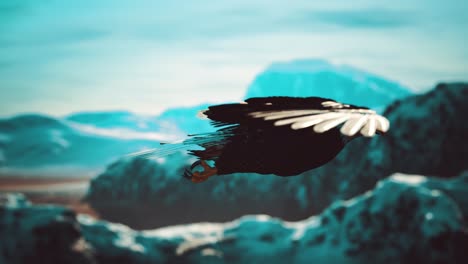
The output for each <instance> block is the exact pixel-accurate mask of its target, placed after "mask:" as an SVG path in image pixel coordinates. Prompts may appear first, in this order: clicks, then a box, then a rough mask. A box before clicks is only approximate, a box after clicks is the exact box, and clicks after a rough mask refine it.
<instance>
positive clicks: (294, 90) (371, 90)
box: [245, 59, 411, 109]
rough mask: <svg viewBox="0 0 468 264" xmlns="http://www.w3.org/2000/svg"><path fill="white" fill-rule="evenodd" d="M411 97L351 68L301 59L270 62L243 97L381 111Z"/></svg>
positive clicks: (396, 86)
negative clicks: (313, 99)
mask: <svg viewBox="0 0 468 264" xmlns="http://www.w3.org/2000/svg"><path fill="white" fill-rule="evenodd" d="M410 94H411V92H410V90H409V89H408V88H406V87H404V86H402V85H399V84H397V83H395V82H392V81H388V80H385V79H384V78H382V77H379V76H376V75H374V74H370V73H367V72H364V71H361V70H358V69H355V68H352V67H350V66H346V65H335V64H331V63H329V62H327V61H324V60H317V59H315V60H314V59H309V60H307V59H304V60H294V61H289V62H279V63H273V64H272V65H271V66H270V67H268V68H267V69H266V70H265V71H264V72H262V73H261V74H259V75H257V77H256V78H255V80H254V81H253V83H252V84H251V85H250V86H249V88H248V90H247V94H246V95H245V97H246V98H250V97H264V96H304V97H305V96H319V97H325V98H331V99H334V100H337V101H339V102H343V103H348V104H356V105H361V106H367V107H371V108H377V109H382V108H383V107H385V106H387V105H388V104H390V103H391V102H393V101H394V100H396V99H399V98H403V97H406V96H408V95H410Z"/></svg>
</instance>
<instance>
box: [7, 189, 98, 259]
mask: <svg viewBox="0 0 468 264" xmlns="http://www.w3.org/2000/svg"><path fill="white" fill-rule="evenodd" d="M0 263H8V264H15V263H57V264H58V263H77V264H78V263H95V262H94V261H93V258H92V256H91V251H90V247H89V245H88V243H87V242H86V241H85V240H84V239H83V237H82V235H81V230H80V225H79V223H78V222H77V221H76V218H75V213H74V212H72V211H71V210H68V209H65V208H61V207H57V206H32V205H31V204H29V202H28V201H27V200H26V199H25V198H24V197H23V196H22V195H19V194H17V195H14V194H8V195H5V194H3V195H0Z"/></svg>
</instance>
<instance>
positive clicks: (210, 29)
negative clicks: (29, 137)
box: [0, 0, 468, 116]
mask: <svg viewBox="0 0 468 264" xmlns="http://www.w3.org/2000/svg"><path fill="white" fill-rule="evenodd" d="M466 11H468V1H466V0H447V1H434V0H413V1H409V0H407V1H403V0H393V1H372V0H355V1H336V0H328V1H311V0H296V1H294V0H290V1H274V0H268V1H266V0H265V1H263V0H262V1H253V0H237V1H227V0H225V1H208V0H197V1H188V0H185V1H183V0H172V1H149V0H148V1H146V0H139V1H137V0H135V1H129V0H128V1H123V0H101V1H95V0H80V1H63V0H44V1H35V0H21V1H20V0H1V1H0V116H10V115H16V114H21V113H44V114H49V115H53V116H63V115H67V114H69V113H73V112H80V111H107V110H129V111H132V112H136V113H144V114H157V113H159V112H161V111H163V110H164V109H166V108H168V107H174V106H191V105H196V104H199V103H203V102H226V101H236V100H239V99H241V98H242V97H243V96H244V94H245V92H246V89H247V87H248V86H249V84H250V83H251V82H252V81H253V79H254V78H255V76H256V75H257V74H259V73H260V72H261V71H262V70H264V69H265V68H266V67H267V66H268V65H269V64H271V63H272V62H278V61H288V60H293V59H304V58H320V59H325V60H329V61H331V62H333V63H338V64H347V65H351V66H355V67H358V68H360V69H364V70H366V71H368V72H372V73H376V74H378V75H381V76H384V77H385V78H387V79H389V80H393V81H396V82H399V83H401V84H403V85H406V86H408V87H410V88H411V89H412V90H413V91H415V92H421V91H425V90H427V89H429V88H430V87H433V86H434V85H435V84H436V83H437V82H439V81H467V79H468V48H467V47H468V46H467V45H466V43H468V16H466Z"/></svg>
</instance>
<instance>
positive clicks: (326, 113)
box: [142, 96, 390, 183]
mask: <svg viewBox="0 0 468 264" xmlns="http://www.w3.org/2000/svg"><path fill="white" fill-rule="evenodd" d="M198 116H200V117H202V118H206V119H208V120H210V121H211V124H212V125H213V126H214V127H215V128H216V131H214V132H209V133H203V134H194V135H189V138H187V139H186V140H184V141H183V142H182V143H181V145H184V146H189V145H196V146H198V149H188V152H189V154H191V155H193V156H195V157H196V161H195V162H193V163H192V164H191V166H189V167H188V168H186V169H185V171H184V173H183V176H184V177H185V178H187V179H189V180H190V181H192V182H193V183H201V182H204V181H206V180H207V179H208V178H210V177H212V176H216V175H227V174H233V173H257V174H273V175H277V176H282V177H288V176H295V175H299V174H301V173H303V172H306V171H309V170H312V169H315V168H318V167H320V166H322V165H324V164H326V163H328V162H329V161H331V160H332V159H333V158H334V157H335V156H336V155H337V154H338V153H339V152H340V151H341V150H342V149H343V148H344V147H345V145H346V144H347V143H349V142H350V141H351V140H353V139H355V138H358V137H361V136H363V137H373V136H375V135H376V134H384V133H386V132H387V131H388V130H389V127H390V123H389V121H388V119H387V118H385V117H384V116H382V115H379V114H377V113H376V112H375V111H374V110H371V109H369V108H367V107H362V106H355V105H351V104H344V103H340V102H337V101H335V100H332V99H328V98H321V97H289V96H271V97H255V98H249V99H246V100H245V101H244V102H240V103H227V104H218V105H212V106H209V107H208V109H206V110H202V111H200V112H199V113H198ZM200 148H201V149H200ZM154 153H155V151H154V150H151V151H146V152H145V153H142V155H144V156H151V155H153V154H154Z"/></svg>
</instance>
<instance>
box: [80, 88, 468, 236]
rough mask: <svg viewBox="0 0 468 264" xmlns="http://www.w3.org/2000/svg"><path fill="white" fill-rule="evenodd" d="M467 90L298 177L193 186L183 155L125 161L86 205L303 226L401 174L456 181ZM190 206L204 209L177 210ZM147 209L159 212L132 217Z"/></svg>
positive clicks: (405, 113)
mask: <svg viewBox="0 0 468 264" xmlns="http://www.w3.org/2000/svg"><path fill="white" fill-rule="evenodd" d="M467 91H468V85H466V84H457V83H454V84H440V85H438V86H437V87H436V88H435V89H434V90H432V91H429V92H428V93H426V94H422V95H415V96H410V97H408V98H406V99H402V100H401V101H397V102H395V103H394V104H392V105H390V106H389V107H388V109H387V110H386V111H385V116H387V117H388V118H389V119H390V122H391V128H390V131H389V132H388V133H387V134H386V135H384V136H379V137H375V138H372V139H368V138H359V139H356V140H354V141H353V142H351V143H349V145H348V146H347V147H345V148H344V150H343V151H342V152H341V153H340V154H339V155H338V156H337V157H336V158H335V159H334V160H333V161H331V162H330V163H328V164H326V165H324V166H322V167H320V168H318V169H315V170H311V171H308V172H305V173H303V174H302V175H299V176H295V177H289V178H282V177H277V176H273V175H271V176H269V175H257V174H239V175H227V176H220V177H219V178H218V177H216V178H213V179H211V180H209V181H207V182H204V183H203V184H198V185H193V184H192V183H191V182H188V181H185V180H183V179H182V178H181V175H182V172H183V169H184V166H187V163H186V162H188V160H187V159H186V158H181V157H182V156H181V155H183V154H174V157H178V158H173V159H172V161H166V162H165V163H160V162H157V161H153V160H140V159H124V160H120V161H117V162H116V163H115V164H113V165H111V166H109V167H108V168H107V170H106V171H104V172H103V173H102V174H100V175H99V176H98V177H96V178H95V179H94V180H93V181H92V183H91V185H90V189H89V192H88V200H89V201H90V202H91V204H92V206H93V207H94V208H95V209H97V210H98V211H99V212H100V213H101V214H102V215H103V216H105V217H106V218H108V219H112V220H114V221H121V222H124V223H126V224H129V225H131V226H134V227H138V228H148V227H156V226H164V225H167V224H170V223H177V224H180V223H186V221H187V219H191V220H192V221H226V220H227V219H231V218H234V217H239V216H241V215H244V214H251V213H265V214H268V215H272V216H276V217H281V218H283V219H286V220H299V219H303V218H305V217H307V216H308V215H311V214H317V213H319V212H321V211H322V210H323V209H324V208H326V207H327V206H329V205H330V204H331V203H333V202H334V201H336V200H339V199H349V198H352V197H354V196H356V195H358V194H360V193H363V192H365V191H367V190H370V189H372V188H373V187H374V185H375V184H376V182H377V181H378V180H380V179H382V178H384V177H386V176H388V175H390V174H392V173H395V172H404V173H412V174H422V173H424V174H426V175H436V176H438V177H453V176H455V175H458V174H459V173H461V172H462V171H464V170H466V169H468V167H467V164H468V143H467V142H466V141H465V140H464V137H465V135H467V134H468V129H467V125H466V124H465V123H464V122H460V120H464V119H463V115H464V113H466V112H468V109H467V105H466V103H465V102H466V101H467V100H468V92H467ZM272 190H274V191H272ZM278 193H280V194H281V195H278ZM187 200H191V201H203V203H200V204H198V203H197V202H192V203H191V206H190V208H187V209H185V210H183V211H180V210H174V208H180V207H183V206H184V205H185V203H186V201H187ZM114 201H119V202H118V203H115V202H114ZM123 201H126V203H123ZM239 204H242V206H239ZM204 206H209V207H210V208H211V209H210V210H209V211H206V210H203V207H204ZM148 208H153V209H154V210H152V211H151V210H147V209H148ZM128 210H130V211H131V212H133V213H129V211H128ZM141 211H145V212H154V213H146V215H147V217H146V218H145V219H141V218H137V217H132V215H138V214H137V213H136V212H141ZM161 211H164V212H165V214H164V215H161V214H159V212H161Z"/></svg>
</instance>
